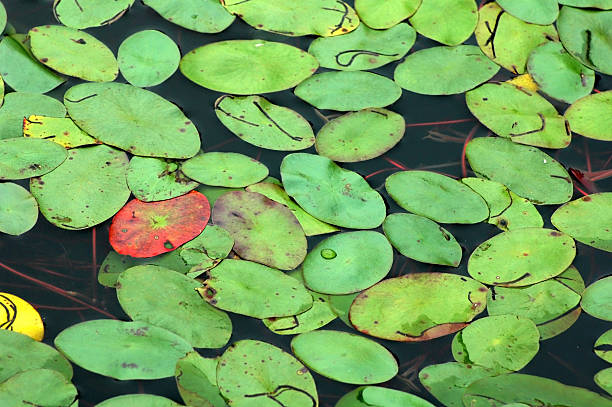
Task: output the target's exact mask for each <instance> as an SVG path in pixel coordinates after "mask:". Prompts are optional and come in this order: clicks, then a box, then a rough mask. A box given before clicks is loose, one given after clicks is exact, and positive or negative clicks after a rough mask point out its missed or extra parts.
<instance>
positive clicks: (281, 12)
mask: <svg viewBox="0 0 612 407" xmlns="http://www.w3.org/2000/svg"><path fill="white" fill-rule="evenodd" d="M221 3H222V4H223V5H224V6H225V8H226V9H227V11H229V12H230V13H232V14H235V15H237V16H239V17H240V18H241V19H243V20H244V21H245V22H246V23H247V24H249V25H250V26H252V27H254V28H257V29H258V30H263V31H270V32H273V33H275V34H281V35H288V36H292V37H296V36H302V35H311V34H312V35H321V36H324V37H328V36H333V35H342V34H346V33H347V32H349V31H353V30H354V29H355V28H356V27H357V26H358V25H359V17H357V14H356V13H355V10H353V9H352V8H351V6H349V5H348V4H347V3H345V2H344V1H340V0H310V1H295V2H289V3H288V2H286V1H284V0H258V1H242V0H222V1H221Z"/></svg>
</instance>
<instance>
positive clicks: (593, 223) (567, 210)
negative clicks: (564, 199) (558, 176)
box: [551, 192, 612, 252]
mask: <svg viewBox="0 0 612 407" xmlns="http://www.w3.org/2000/svg"><path fill="white" fill-rule="evenodd" d="M611 207H612V192H602V193H598V194H591V195H587V196H584V197H582V198H580V199H576V200H574V201H571V202H568V203H566V204H565V205H563V206H561V207H560V208H558V209H557V210H556V211H555V212H554V213H553V214H552V216H551V222H552V224H553V225H555V227H556V228H557V229H559V230H560V231H562V232H564V233H567V234H568V235H570V236H571V237H573V238H574V239H576V240H578V241H579V242H581V243H584V244H586V245H589V246H593V247H595V248H597V249H600V250H605V251H607V252H612V231H611V230H610V227H609V225H610V222H611V221H612V212H611V211H610V208H611Z"/></svg>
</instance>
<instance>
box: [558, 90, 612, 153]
mask: <svg viewBox="0 0 612 407" xmlns="http://www.w3.org/2000/svg"><path fill="white" fill-rule="evenodd" d="M610 109H612V91H608V92H601V93H597V94H594V95H588V96H585V97H583V98H582V99H579V100H577V101H575V102H574V104H572V105H571V106H570V107H569V108H568V109H567V110H566V111H565V118H566V119H567V121H568V122H569V125H570V128H571V129H572V131H573V132H574V133H578V134H580V135H582V136H584V137H588V138H592V139H595V140H604V141H612V131H610V129H611V128H612V118H610V115H609V114H607V112H609V111H610Z"/></svg>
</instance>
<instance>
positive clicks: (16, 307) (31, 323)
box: [0, 184, 45, 341]
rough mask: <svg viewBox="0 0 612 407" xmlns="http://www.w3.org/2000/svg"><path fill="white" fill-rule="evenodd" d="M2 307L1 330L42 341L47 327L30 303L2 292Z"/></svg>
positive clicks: (0, 314) (0, 315)
mask: <svg viewBox="0 0 612 407" xmlns="http://www.w3.org/2000/svg"><path fill="white" fill-rule="evenodd" d="M1 185H3V184H0V186H1ZM0 309H1V310H2V312H1V313H0V330H5V329H6V330H10V331H14V332H19V333H20V334H24V335H27V336H29V337H31V338H32V339H35V340H37V341H42V339H43V336H44V333H45V327H44V325H43V321H42V319H41V318H40V314H39V313H38V311H36V309H35V308H34V307H33V306H32V305H31V304H30V303H28V302H27V301H25V300H23V299H21V298H19V297H17V296H16V295H12V294H9V293H0Z"/></svg>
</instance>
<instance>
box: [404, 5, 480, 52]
mask: <svg viewBox="0 0 612 407" xmlns="http://www.w3.org/2000/svg"><path fill="white" fill-rule="evenodd" d="M442 10H443V11H444V12H441V11H442ZM409 21H410V24H411V25H412V26H413V27H414V29H415V30H416V31H417V32H418V33H419V34H421V35H423V36H425V37H427V38H431V39H432V40H435V41H438V42H441V43H442V44H446V45H459V44H461V43H462V42H463V41H465V40H467V39H468V38H469V37H470V36H471V35H472V33H473V32H474V29H475V28H476V23H478V7H477V5H476V1H475V0H423V2H422V3H421V6H420V7H419V8H418V9H417V11H416V13H415V14H414V15H413V16H412V17H410V20H409Z"/></svg>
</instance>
